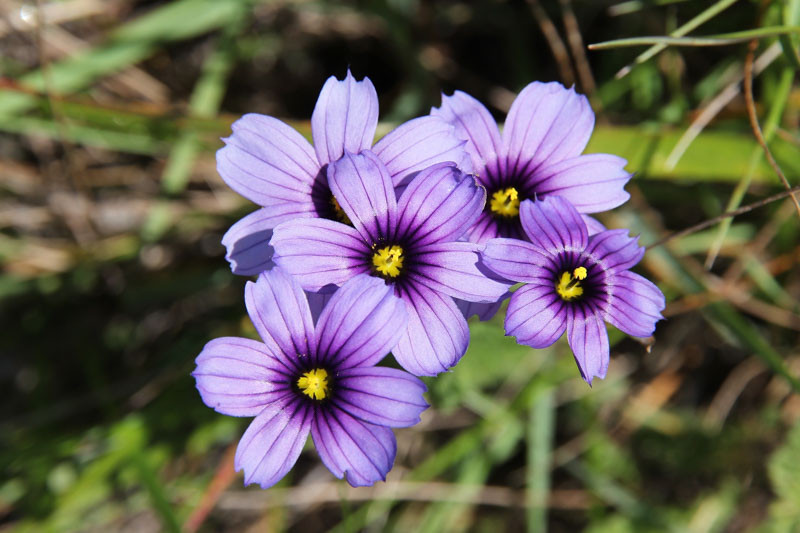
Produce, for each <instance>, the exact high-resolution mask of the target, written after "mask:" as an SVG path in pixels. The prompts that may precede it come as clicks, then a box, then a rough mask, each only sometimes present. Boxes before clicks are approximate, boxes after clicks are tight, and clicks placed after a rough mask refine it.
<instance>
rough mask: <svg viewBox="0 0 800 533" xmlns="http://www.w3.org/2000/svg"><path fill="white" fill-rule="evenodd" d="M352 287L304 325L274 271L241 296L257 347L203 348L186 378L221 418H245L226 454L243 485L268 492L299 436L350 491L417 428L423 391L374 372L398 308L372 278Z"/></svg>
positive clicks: (381, 467) (384, 468) (297, 303)
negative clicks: (402, 432) (248, 419)
mask: <svg viewBox="0 0 800 533" xmlns="http://www.w3.org/2000/svg"><path fill="white" fill-rule="evenodd" d="M364 278H365V279H353V280H351V281H350V282H349V283H347V284H345V285H344V286H343V287H342V288H341V289H339V290H338V291H336V293H335V294H334V295H333V296H332V297H331V299H330V302H328V304H327V305H326V306H325V309H324V310H323V311H322V313H321V315H320V317H319V320H318V321H317V323H316V326H315V325H314V322H313V319H312V317H311V313H310V311H309V307H308V303H307V302H306V297H305V295H304V293H303V291H302V289H301V288H300V286H299V285H298V284H297V282H296V281H294V280H293V279H292V278H291V277H289V276H288V275H286V274H285V273H284V272H282V271H281V270H280V269H277V268H276V269H273V270H271V271H269V272H265V273H263V274H261V276H260V277H259V279H258V281H257V282H255V283H253V282H248V283H247V287H246V290H245V302H246V305H247V312H248V314H249V315H250V319H251V320H252V321H253V325H254V326H255V327H256V330H257V331H258V333H259V335H260V336H261V339H262V341H263V342H257V341H254V340H250V339H244V338H238V337H223V338H219V339H215V340H213V341H211V342H209V343H208V344H207V345H206V346H205V348H204V349H203V351H202V352H201V353H200V355H199V356H198V357H197V361H196V362H197V369H196V370H195V371H194V373H193V374H192V375H193V376H194V377H195V379H196V380H197V388H198V390H199V391H200V394H201V396H202V397H203V401H204V402H205V403H206V404H207V405H208V406H209V407H213V408H214V409H216V410H217V411H219V412H220V413H223V414H227V415H231V416H255V419H254V420H253V422H252V423H251V424H250V427H248V428H247V431H245V433H244V436H242V440H241V441H240V442H239V446H238V448H237V450H236V460H235V465H236V470H242V469H243V470H244V473H245V483H246V484H250V483H258V484H259V485H261V487H262V488H266V487H269V486H271V485H274V484H275V483H276V482H277V481H278V480H280V479H281V478H282V477H283V476H284V475H286V473H287V472H288V471H289V469H291V467H292V465H294V463H295V461H297V458H298V456H299V455H300V452H301V451H302V449H303V445H304V443H305V442H306V440H307V437H308V434H309V433H311V436H312V438H313V440H314V444H315V445H316V448H317V451H318V452H319V455H320V458H321V459H322V462H323V463H325V466H327V467H328V469H330V471H331V472H333V474H334V475H335V476H337V477H339V478H341V477H343V476H346V478H347V481H348V482H349V483H350V484H351V485H353V486H359V485H371V484H373V483H374V482H375V481H378V480H380V479H385V477H386V473H387V472H388V471H389V469H390V468H391V467H392V463H393V462H394V456H395V451H396V443H395V438H394V434H393V433H392V431H391V429H389V428H392V427H405V426H411V425H413V424H415V423H417V422H419V415H420V413H421V412H422V411H423V410H424V409H425V408H426V407H427V403H426V402H425V400H424V399H423V397H422V393H423V392H425V390H426V389H425V385H424V384H423V383H422V382H421V381H420V380H419V379H417V378H415V377H414V376H412V375H411V374H409V373H407V372H404V371H402V370H398V369H394V368H386V367H378V366H375V365H376V364H377V363H378V362H379V361H380V360H381V359H382V358H383V357H384V356H385V355H386V354H387V352H388V351H389V349H390V348H391V347H392V346H393V345H394V344H395V343H396V342H397V338H398V337H399V334H400V331H399V329H398V326H402V325H404V324H405V321H406V311H405V307H404V305H403V304H402V302H400V301H398V300H397V299H396V298H394V297H393V296H392V294H391V290H390V288H389V287H387V286H386V285H385V284H384V283H381V282H380V280H377V279H375V278H370V277H369V276H364Z"/></svg>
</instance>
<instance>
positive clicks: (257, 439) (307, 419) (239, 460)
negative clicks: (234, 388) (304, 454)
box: [234, 395, 313, 489]
mask: <svg viewBox="0 0 800 533" xmlns="http://www.w3.org/2000/svg"><path fill="white" fill-rule="evenodd" d="M289 398H293V399H294V400H289V401H286V402H275V403H273V404H271V405H270V406H269V407H267V408H266V409H264V411H263V412H262V413H261V414H259V415H258V416H257V417H256V418H255V419H254V420H253V422H252V423H251V424H250V426H249V427H248V428H247V431H245V432H244V435H243V436H242V439H241V440H240V441H239V446H238V447H237V448H236V457H235V459H234V465H235V467H236V471H237V472H238V471H240V470H244V483H245V485H249V484H250V483H258V484H259V485H260V486H261V488H262V489H266V488H268V487H271V486H272V485H274V484H275V483H277V482H278V481H280V479H281V478H282V477H283V476H285V475H286V473H287V472H288V471H289V470H290V469H291V468H292V466H294V464H295V463H296V462H297V458H298V457H299V456H300V452H301V451H303V445H304V444H305V442H306V439H307V438H308V433H309V431H310V429H311V420H312V415H313V413H312V411H311V409H310V408H309V407H308V405H307V404H306V402H303V401H298V400H297V399H296V397H295V396H294V395H290V396H289Z"/></svg>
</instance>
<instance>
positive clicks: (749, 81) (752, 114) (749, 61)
mask: <svg viewBox="0 0 800 533" xmlns="http://www.w3.org/2000/svg"><path fill="white" fill-rule="evenodd" d="M747 48H748V49H747V56H746V57H745V61H744V98H745V103H746V104H747V116H748V117H749V118H750V127H751V128H752V129H753V135H755V136H756V140H757V141H758V144H759V146H761V148H762V149H763V150H764V155H765V156H766V158H767V161H768V162H769V164H770V166H771V167H772V169H773V170H774V171H775V173H776V174H777V175H778V177H779V178H780V180H781V182H782V183H783V186H784V187H785V188H786V190H787V191H791V190H792V186H791V185H790V184H789V180H787V179H786V175H784V173H783V170H781V167H780V165H778V162H777V161H775V158H774V157H773V156H772V152H771V151H770V149H769V146H767V141H766V140H765V139H764V134H763V132H762V131H761V125H760V124H759V123H758V115H757V114H756V104H755V101H754V100H753V63H754V61H755V54H756V49H757V48H758V39H753V40H752V41H750V43H749V44H748V47H747ZM790 196H791V197H792V201H793V202H794V205H795V208H796V209H797V214H798V216H800V200H798V198H797V196H795V195H794V194H790Z"/></svg>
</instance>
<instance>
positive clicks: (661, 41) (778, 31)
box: [589, 26, 800, 50]
mask: <svg viewBox="0 0 800 533" xmlns="http://www.w3.org/2000/svg"><path fill="white" fill-rule="evenodd" d="M798 34H800V26H768V27H764V28H756V29H754V30H744V31H735V32H731V33H719V34H716V35H705V36H703V37H666V36H653V37H630V38H627V39H614V40H612V41H604V42H602V43H595V44H590V45H589V49H590V50H608V49H611V48H624V47H627V46H643V45H648V44H655V45H664V46H725V45H729V44H738V43H744V42H748V41H750V40H752V39H766V38H767V37H776V36H781V35H783V36H786V35H798Z"/></svg>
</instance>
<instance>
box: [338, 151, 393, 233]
mask: <svg viewBox="0 0 800 533" xmlns="http://www.w3.org/2000/svg"><path fill="white" fill-rule="evenodd" d="M328 184H329V185H330V187H331V192H332V193H333V196H334V197H335V198H336V200H337V201H338V202H339V205H340V206H341V207H342V210H344V212H345V214H347V216H348V217H349V218H350V221H351V222H352V223H353V226H354V227H355V228H356V229H357V230H358V232H359V233H360V234H361V236H362V237H363V239H364V240H365V241H367V242H371V243H374V242H379V240H380V239H381V238H387V237H390V233H391V232H393V230H394V228H395V226H396V225H397V199H396V198H395V194H394V186H393V185H392V179H391V177H390V176H389V173H388V171H387V170H386V167H385V166H384V165H383V163H381V161H380V159H378V158H377V157H376V156H375V154H373V153H372V152H370V151H368V150H367V151H363V152H361V153H360V154H351V153H349V152H347V153H345V154H344V155H343V156H342V158H341V159H339V160H338V161H336V162H335V163H331V164H330V165H328Z"/></svg>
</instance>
